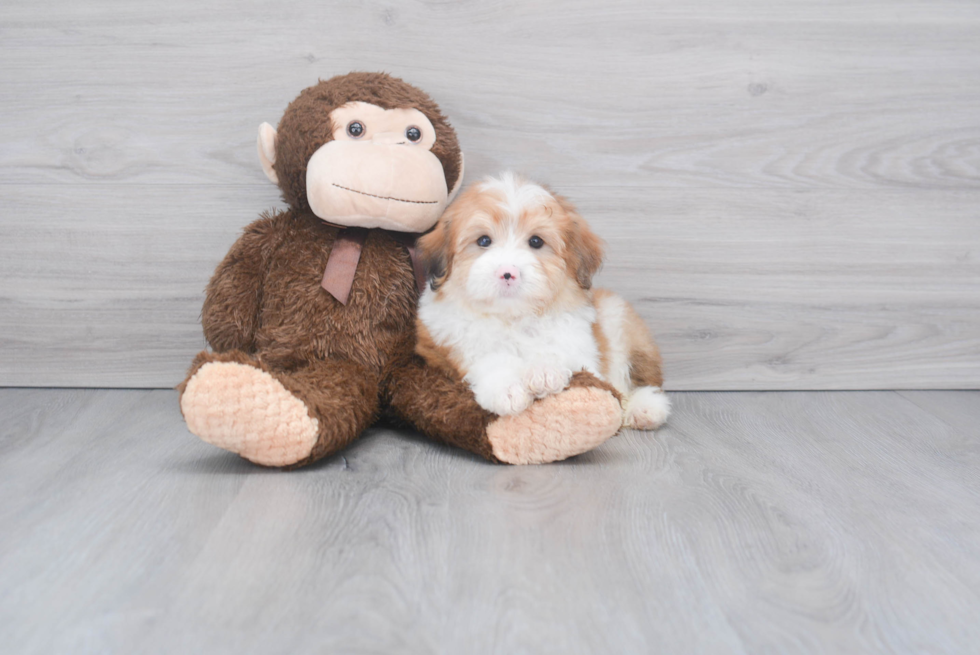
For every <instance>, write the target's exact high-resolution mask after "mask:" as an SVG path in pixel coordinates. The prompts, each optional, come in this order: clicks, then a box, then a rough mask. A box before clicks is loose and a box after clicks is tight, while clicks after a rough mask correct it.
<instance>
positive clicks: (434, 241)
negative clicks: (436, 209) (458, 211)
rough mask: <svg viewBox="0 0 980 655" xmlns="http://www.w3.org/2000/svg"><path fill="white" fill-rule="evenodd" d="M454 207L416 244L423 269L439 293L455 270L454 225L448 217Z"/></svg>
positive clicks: (453, 205)
mask: <svg viewBox="0 0 980 655" xmlns="http://www.w3.org/2000/svg"><path fill="white" fill-rule="evenodd" d="M453 207H456V203H453V204H452V205H450V207H449V210H447V212H446V214H443V216H442V218H440V219H439V222H437V223H436V226H435V227H434V228H433V229H432V230H431V231H429V232H428V233H427V234H425V235H423V236H421V237H420V238H419V240H418V241H416V242H415V249H416V252H418V256H419V261H420V262H422V268H423V269H424V270H425V275H426V277H427V278H428V279H429V285H430V286H431V287H432V290H433V291H437V290H438V289H439V287H441V286H442V284H443V283H444V282H445V281H446V278H448V277H449V273H450V272H451V271H452V269H453V258H452V252H451V249H450V247H449V242H450V239H451V234H452V225H453V223H452V221H451V219H450V217H449V216H447V214H449V212H450V211H452V210H453Z"/></svg>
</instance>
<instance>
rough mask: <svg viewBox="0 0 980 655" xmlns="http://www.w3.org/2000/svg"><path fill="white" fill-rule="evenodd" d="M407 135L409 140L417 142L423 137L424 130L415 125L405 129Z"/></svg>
mask: <svg viewBox="0 0 980 655" xmlns="http://www.w3.org/2000/svg"><path fill="white" fill-rule="evenodd" d="M405 136H406V138H408V140H409V141H411V142H412V143H415V142H416V141H418V140H419V139H421V138H422V130H420V129H419V128H417V127H415V126H414V125H413V126H411V127H410V128H408V129H407V130H405Z"/></svg>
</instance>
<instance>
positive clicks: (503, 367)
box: [464, 355, 534, 416]
mask: <svg viewBox="0 0 980 655" xmlns="http://www.w3.org/2000/svg"><path fill="white" fill-rule="evenodd" d="M524 370H525V365H524V364H523V363H522V362H521V360H520V359H518V358H517V357H514V356H512V355H494V356H493V357H482V358H480V359H478V360H477V361H476V362H475V363H474V364H473V366H472V367H470V370H469V371H468V372H467V373H466V377H465V378H464V379H465V380H466V382H467V383H468V384H469V385H470V388H471V389H472V390H473V395H474V396H475V397H476V402H477V404H478V405H480V407H482V408H483V409H485V410H487V411H488V412H493V413H494V414H497V415H498V416H508V415H510V414H520V413H521V412H523V411H524V410H525V409H527V408H528V407H529V406H530V405H531V402H532V401H533V400H534V395H533V394H531V392H530V391H528V388H527V385H526V384H525V383H524V380H523V374H524Z"/></svg>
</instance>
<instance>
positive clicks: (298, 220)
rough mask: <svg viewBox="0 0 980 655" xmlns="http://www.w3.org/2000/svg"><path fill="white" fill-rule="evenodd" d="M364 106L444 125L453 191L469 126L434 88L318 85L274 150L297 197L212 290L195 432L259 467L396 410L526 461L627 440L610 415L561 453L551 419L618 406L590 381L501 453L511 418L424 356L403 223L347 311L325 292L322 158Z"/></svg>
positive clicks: (387, 237) (374, 237) (347, 82)
mask: <svg viewBox="0 0 980 655" xmlns="http://www.w3.org/2000/svg"><path fill="white" fill-rule="evenodd" d="M351 101H361V102H369V103H373V104H376V105H378V106H381V107H382V108H385V109H388V108H398V107H408V108H416V109H418V110H420V111H421V112H423V113H424V114H425V116H426V117H427V118H428V120H429V121H430V122H431V124H432V125H433V126H434V127H435V129H436V132H437V139H436V142H435V145H434V146H433V148H432V152H433V153H435V154H436V155H437V156H438V157H439V160H440V162H441V163H442V166H443V168H444V172H445V176H446V182H447V188H452V187H453V186H454V185H455V182H456V179H457V177H458V176H459V174H460V170H461V169H460V164H461V156H460V152H459V147H458V144H457V141H456V136H455V133H454V132H453V130H452V128H451V127H450V126H449V124H448V122H447V121H446V119H445V117H443V116H442V114H441V113H440V112H439V109H438V107H437V106H436V105H435V103H433V102H432V101H431V100H430V99H429V98H428V96H426V95H425V94H424V93H423V92H421V91H419V90H418V89H415V88H414V87H411V86H409V85H408V84H406V83H404V82H402V81H401V80H398V79H396V78H393V77H390V76H388V75H383V74H368V73H352V74H350V75H346V76H341V77H337V78H333V79H331V80H327V81H325V82H320V83H319V84H317V85H316V86H314V87H311V88H310V89H306V90H305V91H303V92H302V93H301V94H300V96H299V98H297V99H296V101H294V102H293V103H292V104H290V106H289V107H288V108H287V110H286V113H285V115H284V116H283V118H282V120H281V121H280V123H279V129H278V132H277V134H276V136H275V141H276V142H275V144H274V145H275V158H274V172H275V176H274V177H275V179H276V180H278V183H279V185H280V188H281V190H282V193H283V198H284V199H285V200H286V202H287V203H289V205H290V206H289V208H288V209H287V210H286V211H281V212H272V213H269V214H266V215H264V216H263V217H262V218H260V219H259V220H257V221H256V222H255V223H253V224H251V225H250V226H248V227H247V228H246V230H245V232H244V234H243V235H242V236H241V237H240V238H239V239H238V241H237V242H236V243H235V244H234V245H233V246H232V248H231V250H230V251H229V252H228V254H227V255H226V256H225V258H224V260H223V261H222V262H221V264H219V266H218V268H217V270H216V271H215V273H214V276H213V277H212V279H211V282H210V284H209V285H208V288H207V295H206V300H205V303H204V309H203V312H202V323H203V327H204V334H205V337H206V338H207V340H208V343H209V344H210V346H211V350H210V351H204V352H202V353H200V354H199V355H198V356H197V357H196V358H195V360H194V362H193V363H192V365H191V368H190V370H189V371H188V375H187V378H186V379H185V380H184V382H183V383H181V385H179V387H178V389H179V391H180V393H181V398H180V403H181V410H182V411H183V413H184V416H185V419H186V420H187V424H188V427H189V428H190V429H191V431H192V432H194V433H195V434H198V435H199V436H200V437H201V438H202V439H204V440H205V441H209V442H210V443H214V444H215V445H218V446H220V447H222V448H225V449H227V450H230V451H232V452H236V453H238V454H240V455H242V456H243V457H246V458H247V459H249V460H251V461H253V462H256V463H258V464H262V465H266V466H285V467H296V466H301V465H304V464H309V463H311V462H314V461H316V460H318V459H320V458H322V457H325V456H327V455H330V454H332V453H335V452H337V451H338V450H340V449H341V448H343V447H345V446H346V445H347V444H349V443H350V442H351V441H352V440H354V439H355V438H357V437H358V436H359V435H360V434H361V432H363V431H364V429H365V428H367V427H368V426H370V425H371V424H372V423H373V422H374V421H376V420H377V419H378V418H379V417H381V416H388V417H390V418H392V419H394V420H396V421H399V422H403V423H407V424H409V425H412V426H414V427H415V428H417V429H418V430H419V431H421V432H422V433H424V434H426V435H428V436H430V437H432V438H434V439H437V440H439V441H442V442H445V443H447V444H451V445H454V446H459V447H462V448H466V449H467V450H470V451H472V452H474V453H477V454H479V455H481V456H483V457H486V458H487V459H489V460H491V461H508V462H511V463H522V462H529V461H546V460H547V459H548V458H547V456H545V457H544V458H542V456H540V455H539V456H536V457H531V456H528V455H526V454H522V453H526V452H530V451H532V450H533V451H534V452H539V453H540V452H545V453H551V456H552V458H553V459H556V458H563V457H567V456H570V455H571V454H575V453H576V452H581V447H582V446H581V444H590V446H589V447H591V446H594V445H597V444H599V443H601V442H602V441H604V440H605V439H607V438H609V437H610V436H612V434H613V433H614V432H615V430H610V428H609V426H608V425H605V424H602V422H601V421H599V422H592V423H589V424H588V425H587V426H586V427H584V428H583V427H579V428H577V430H576V435H575V437H574V439H572V440H573V441H575V443H576V444H578V446H576V447H572V448H569V447H560V444H561V443H564V442H565V441H568V440H569V439H570V437H569V436H568V435H565V434H561V433H559V432H558V431H557V430H558V429H559V428H561V426H559V425H557V424H556V423H555V422H549V421H548V420H547V415H548V414H549V412H553V413H556V414H563V415H564V414H569V413H570V412H579V413H581V414H586V415H593V414H595V415H597V416H602V415H604V414H605V413H607V412H608V411H610V409H609V408H610V407H612V406H613V405H616V404H618V400H617V398H616V397H615V395H614V393H613V392H612V391H611V389H610V388H609V387H608V385H606V384H604V383H602V382H600V381H598V380H597V379H596V378H595V377H592V376H586V377H585V378H583V379H582V380H580V386H582V387H585V388H588V389H589V390H590V394H589V395H588V396H587V397H585V396H582V395H581V394H579V395H569V394H561V395H559V396H556V397H554V398H553V399H552V403H551V405H550V406H549V407H550V409H548V410H547V411H545V410H540V411H539V412H538V414H543V416H537V419H536V421H534V422H532V424H531V425H530V427H527V426H525V428H523V432H522V435H523V436H522V437H521V439H523V442H522V443H524V442H526V443H527V444H530V445H525V446H524V447H523V449H517V450H516V451H515V450H514V449H510V450H507V449H504V450H501V451H499V454H498V449H496V448H495V445H494V442H493V441H492V440H491V439H490V436H489V434H490V433H491V432H492V433H493V434H495V435H497V436H498V440H499V439H503V438H505V437H506V435H507V434H508V431H507V429H506V427H501V425H498V422H499V421H501V419H500V418H499V417H498V416H496V415H494V414H492V413H490V412H487V411H486V410H484V409H483V408H481V407H480V406H479V405H478V404H477V403H476V402H475V400H474V398H473V394H472V393H471V392H470V390H469V389H468V388H467V386H466V385H465V384H462V383H461V382H460V381H458V380H456V379H455V378H453V376H451V375H447V374H446V373H445V372H444V371H441V370H440V369H438V368H433V367H429V366H427V365H426V364H425V362H424V361H423V360H422V359H421V358H419V357H417V356H416V355H415V354H414V347H415V319H416V305H417V300H418V290H417V287H416V284H415V277H414V273H413V269H412V264H411V261H410V259H409V255H408V252H407V251H406V248H405V246H404V244H403V242H402V241H403V240H402V239H401V238H396V236H393V235H392V233H390V232H386V231H384V230H370V231H369V232H368V235H367V238H366V240H365V242H364V245H363V249H362V251H361V256H360V261H359V263H358V265H357V268H356V271H355V276H354V280H353V285H352V288H351V292H350V297H349V298H348V300H347V304H346V305H342V304H341V303H340V302H339V301H337V300H336V299H335V298H334V297H333V296H331V295H330V294H329V293H327V292H326V291H325V290H324V289H323V288H322V287H321V286H320V282H321V279H322V275H323V271H324V267H325V264H326V261H327V258H328V256H329V254H330V251H331V248H332V245H333V243H334V241H335V239H336V237H337V234H338V231H339V228H338V227H336V226H333V225H330V224H327V223H325V222H324V221H323V220H321V219H319V218H317V217H316V216H315V215H314V214H313V213H312V211H311V209H310V206H309V202H308V198H307V195H306V188H305V183H306V173H307V163H308V161H309V158H310V157H311V156H312V154H313V153H314V152H316V151H317V149H318V148H319V147H320V146H322V145H323V144H324V143H326V142H327V141H328V140H329V139H330V138H331V137H330V135H331V132H332V129H333V127H334V126H332V125H331V121H330V120H329V119H327V117H328V116H329V115H330V112H331V111H332V110H333V109H335V108H337V107H339V106H342V105H344V104H346V103H348V102H351ZM267 136H268V135H267ZM261 143H262V142H261V135H260V145H261ZM269 154H271V150H270V153H269ZM433 220H435V219H433ZM304 412H305V414H306V417H305V418H304V416H303V413H304ZM494 426H497V427H496V429H494ZM314 433H315V434H314ZM554 444H559V445H557V446H553V445H554ZM514 453H516V454H514ZM512 455H513V456H512Z"/></svg>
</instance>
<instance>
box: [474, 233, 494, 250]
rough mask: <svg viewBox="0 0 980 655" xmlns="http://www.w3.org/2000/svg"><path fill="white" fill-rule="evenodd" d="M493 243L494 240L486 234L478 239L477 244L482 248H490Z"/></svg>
mask: <svg viewBox="0 0 980 655" xmlns="http://www.w3.org/2000/svg"><path fill="white" fill-rule="evenodd" d="M491 243H493V240H492V239H490V237H488V236H487V235H486V234H484V235H483V236H482V237H480V238H479V239H477V240H476V245H478V246H480V247H481V248H489V247H490V244H491Z"/></svg>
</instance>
